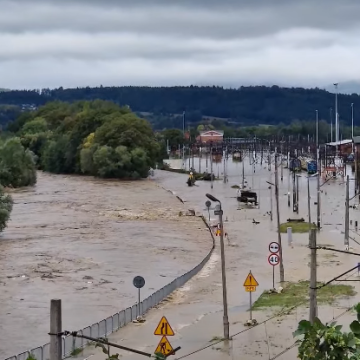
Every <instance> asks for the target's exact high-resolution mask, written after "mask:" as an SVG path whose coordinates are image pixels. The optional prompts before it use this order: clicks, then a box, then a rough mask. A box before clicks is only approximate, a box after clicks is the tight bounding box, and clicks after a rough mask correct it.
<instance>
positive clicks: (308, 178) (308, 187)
mask: <svg viewBox="0 0 360 360" xmlns="http://www.w3.org/2000/svg"><path fill="white" fill-rule="evenodd" d="M307 193H308V216H309V231H310V230H311V207H310V177H309V176H308V177H307Z"/></svg>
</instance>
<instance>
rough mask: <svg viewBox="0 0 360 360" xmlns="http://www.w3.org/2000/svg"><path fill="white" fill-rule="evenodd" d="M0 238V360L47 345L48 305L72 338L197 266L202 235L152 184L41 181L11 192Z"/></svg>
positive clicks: (205, 238)
mask: <svg viewBox="0 0 360 360" xmlns="http://www.w3.org/2000/svg"><path fill="white" fill-rule="evenodd" d="M12 196H13V199H14V202H15V204H14V208H13V212H12V216H11V221H10V222H9V225H8V228H7V229H6V230H5V231H4V232H3V233H2V234H1V237H0V285H1V293H0V301H1V308H0V354H1V358H6V357H9V356H12V355H15V354H17V353H20V352H23V351H25V350H28V349H30V348H34V347H37V346H39V345H43V344H45V343H46V342H48V340H49V336H48V335H47V333H48V331H49V306H50V299H51V298H60V299H62V301H63V328H64V329H70V330H77V329H80V328H83V327H85V326H88V325H90V324H92V323H94V322H98V321H100V320H102V319H104V318H106V317H108V316H110V315H112V314H114V313H116V312H118V311H120V310H122V309H125V308H126V307H128V306H131V305H133V304H134V303H135V302H136V301H137V292H136V289H135V288H133V285H132V279H133V277H134V276H136V275H143V276H144V277H145V279H146V285H145V287H144V289H143V292H142V294H143V296H144V297H147V296H149V295H151V294H152V293H153V292H154V291H155V290H158V289H160V288H161V287H162V286H164V285H165V284H167V283H170V282H171V281H172V280H173V279H174V278H175V277H177V276H179V275H181V274H183V273H184V272H187V271H188V270H190V269H191V268H192V267H194V266H196V265H197V264H198V263H199V262H200V261H201V260H202V259H203V258H204V257H205V255H206V254H207V253H208V251H209V249H210V247H211V245H212V244H211V242H210V238H209V233H208V230H207V229H205V228H204V224H203V222H202V221H201V219H199V218H195V217H187V216H182V217H179V211H184V209H185V210H186V209H187V208H186V206H185V207H184V205H183V204H182V203H181V202H180V201H179V200H178V199H177V198H176V197H175V196H174V195H173V194H171V193H169V192H167V191H165V190H164V189H162V188H161V187H160V186H159V185H157V184H156V183H155V182H153V181H151V180H144V181H138V182H132V183H130V182H119V181H104V180H96V179H92V178H87V177H76V176H62V175H50V174H45V173H39V176H38V183H37V185H36V186H35V187H34V188H29V189H25V190H16V191H12Z"/></svg>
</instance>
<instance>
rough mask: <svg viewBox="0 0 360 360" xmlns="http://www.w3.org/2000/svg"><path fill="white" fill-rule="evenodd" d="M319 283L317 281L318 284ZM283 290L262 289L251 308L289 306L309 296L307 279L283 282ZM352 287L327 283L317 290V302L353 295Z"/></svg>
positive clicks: (323, 302)
mask: <svg viewBox="0 0 360 360" xmlns="http://www.w3.org/2000/svg"><path fill="white" fill-rule="evenodd" d="M320 285H321V283H318V286H320ZM283 288H284V290H283V292H282V293H280V294H278V293H271V294H269V293H268V292H267V291H264V292H263V293H262V294H261V295H260V297H259V299H257V300H256V301H255V302H254V304H253V306H252V309H254V310H257V309H263V308H268V307H279V308H290V307H293V306H295V305H298V304H299V303H301V302H306V301H307V299H308V296H309V281H299V282H297V283H290V282H288V283H284V285H283ZM355 294H356V292H355V290H354V288H353V287H352V286H350V285H342V284H339V285H337V284H336V285H331V284H330V285H327V286H325V287H323V288H321V289H319V290H318V291H317V301H318V304H321V303H322V304H333V303H334V301H335V298H342V297H347V296H354V295H355Z"/></svg>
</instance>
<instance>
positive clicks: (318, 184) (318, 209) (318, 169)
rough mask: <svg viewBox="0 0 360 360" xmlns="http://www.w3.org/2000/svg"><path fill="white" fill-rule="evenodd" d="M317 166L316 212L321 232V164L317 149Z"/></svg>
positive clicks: (317, 223)
mask: <svg viewBox="0 0 360 360" xmlns="http://www.w3.org/2000/svg"><path fill="white" fill-rule="evenodd" d="M316 165H317V172H318V174H317V208H316V211H317V222H316V225H317V228H318V230H320V227H321V224H320V201H321V199H320V174H321V172H320V164H319V149H316Z"/></svg>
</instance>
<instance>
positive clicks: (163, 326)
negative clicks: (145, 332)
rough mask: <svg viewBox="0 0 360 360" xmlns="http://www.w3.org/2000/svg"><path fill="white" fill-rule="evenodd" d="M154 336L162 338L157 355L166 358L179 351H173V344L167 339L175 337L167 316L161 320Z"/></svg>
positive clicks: (156, 351)
mask: <svg viewBox="0 0 360 360" xmlns="http://www.w3.org/2000/svg"><path fill="white" fill-rule="evenodd" d="M154 335H158V336H162V338H161V340H160V342H159V344H158V346H157V347H156V349H155V354H156V353H161V354H163V355H164V356H168V355H170V354H171V353H174V351H176V350H177V349H175V350H174V349H173V347H172V346H171V344H170V342H169V340H168V338H167V336H174V335H175V333H174V330H173V329H172V327H171V326H170V324H169V322H168V320H167V318H166V317H165V316H163V317H162V318H161V319H160V321H159V324H158V326H157V327H156V329H155V331H154ZM178 349H179V348H178Z"/></svg>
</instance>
